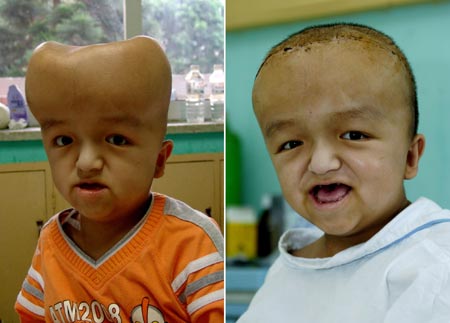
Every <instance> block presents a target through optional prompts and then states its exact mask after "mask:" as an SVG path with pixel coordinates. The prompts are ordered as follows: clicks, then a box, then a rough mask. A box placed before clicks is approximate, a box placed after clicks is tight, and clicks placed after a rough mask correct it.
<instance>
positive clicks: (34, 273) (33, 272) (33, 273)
mask: <svg viewBox="0 0 450 323" xmlns="http://www.w3.org/2000/svg"><path fill="white" fill-rule="evenodd" d="M28 276H30V277H31V278H33V279H34V280H35V281H37V282H38V283H39V286H40V287H41V289H42V290H44V285H45V284H44V280H43V279H42V276H41V274H40V273H39V272H38V271H36V270H35V269H34V268H33V266H31V267H30V269H29V270H28Z"/></svg>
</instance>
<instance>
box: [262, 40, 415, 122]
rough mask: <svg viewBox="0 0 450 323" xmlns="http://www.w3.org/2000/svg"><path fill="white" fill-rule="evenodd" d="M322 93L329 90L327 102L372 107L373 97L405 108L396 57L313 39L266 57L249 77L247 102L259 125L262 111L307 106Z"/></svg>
mask: <svg viewBox="0 0 450 323" xmlns="http://www.w3.org/2000/svg"><path fill="white" fill-rule="evenodd" d="M325 93H333V94H334V97H332V96H328V98H329V97H332V98H331V99H330V100H333V99H336V101H335V102H341V103H342V104H350V105H353V104H354V106H369V105H370V106H377V105H378V102H377V100H384V101H385V102H386V101H389V100H390V99H391V98H392V100H395V101H396V102H401V103H402V106H405V103H404V102H407V100H408V97H407V95H408V83H407V78H406V72H405V70H404V68H403V64H401V62H400V61H399V59H398V57H397V56H396V55H394V54H392V53H391V52H389V51H387V50H386V49H384V48H381V47H379V46H377V45H372V44H371V43H367V42H360V41H357V40H333V41H329V42H321V43H313V44H310V45H308V46H307V47H299V48H292V49H290V50H289V51H280V52H277V53H275V54H273V55H272V56H271V57H269V58H268V59H267V61H266V62H265V64H264V66H263V67H262V68H261V70H260V72H259V74H258V76H257V78H256V80H255V84H254V88H253V106H254V110H255V113H256V116H257V118H258V120H259V121H260V123H261V118H265V116H266V115H267V114H269V115H271V114H272V113H274V112H275V111H277V110H280V109H282V107H286V106H292V105H295V108H299V107H301V106H303V107H304V106H308V104H309V101H313V100H315V99H317V97H318V96H325V95H323V94H325ZM399 93H403V94H404V95H399ZM340 98H343V99H342V100H340ZM405 111H407V110H406V109H405ZM267 117H268V116H267ZM266 121H267V120H266Z"/></svg>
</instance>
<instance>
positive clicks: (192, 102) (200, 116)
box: [185, 65, 205, 123]
mask: <svg viewBox="0 0 450 323" xmlns="http://www.w3.org/2000/svg"><path fill="white" fill-rule="evenodd" d="M185 80H186V121H187V122H188V123H201V122H204V121H205V78H204V77H203V75H202V74H201V73H200V67H199V66H198V65H191V70H190V71H189V72H188V73H187V74H186V77H185Z"/></svg>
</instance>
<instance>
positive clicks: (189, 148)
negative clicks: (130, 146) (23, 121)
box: [0, 132, 224, 164]
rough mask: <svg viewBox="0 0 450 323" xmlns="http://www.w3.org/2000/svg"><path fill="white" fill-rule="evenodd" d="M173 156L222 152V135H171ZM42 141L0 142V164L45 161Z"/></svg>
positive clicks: (169, 136) (219, 133) (217, 133)
mask: <svg viewBox="0 0 450 323" xmlns="http://www.w3.org/2000/svg"><path fill="white" fill-rule="evenodd" d="M167 139H171V140H173V142H174V151H173V154H175V155H182V154H195V153H216V152H223V150H224V149H223V133H222V132H210V133H195V134H172V135H168V136H167ZM45 160H47V156H46V155H45V151H44V147H43V145H42V141H40V140H33V141H5V142H0V164H7V163H22V162H37V161H45Z"/></svg>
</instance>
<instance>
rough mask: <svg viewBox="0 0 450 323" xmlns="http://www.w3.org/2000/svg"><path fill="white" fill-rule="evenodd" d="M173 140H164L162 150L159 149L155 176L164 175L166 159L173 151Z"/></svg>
mask: <svg viewBox="0 0 450 323" xmlns="http://www.w3.org/2000/svg"><path fill="white" fill-rule="evenodd" d="M172 149H173V141H171V140H164V141H163V143H162V147H161V150H160V151H159V154H158V158H157V159H156V166H155V174H154V176H153V178H159V177H161V176H163V175H164V169H165V167H166V161H167V159H168V158H169V156H170V154H171V153H172Z"/></svg>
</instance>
